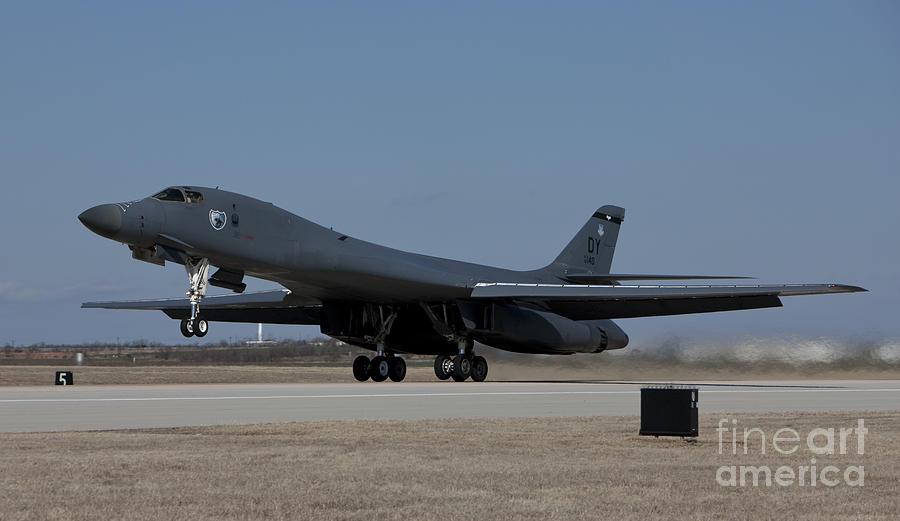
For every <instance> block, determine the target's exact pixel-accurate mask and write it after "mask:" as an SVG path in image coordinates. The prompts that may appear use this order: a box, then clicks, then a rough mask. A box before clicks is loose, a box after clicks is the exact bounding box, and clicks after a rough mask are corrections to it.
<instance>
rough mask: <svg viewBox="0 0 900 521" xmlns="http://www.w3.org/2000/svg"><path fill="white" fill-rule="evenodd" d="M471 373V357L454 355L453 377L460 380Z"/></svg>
mask: <svg viewBox="0 0 900 521" xmlns="http://www.w3.org/2000/svg"><path fill="white" fill-rule="evenodd" d="M471 373H472V359H471V358H469V357H467V356H466V355H456V358H454V359H453V379H454V380H455V381H457V382H462V381H464V380H465V379H466V378H468V377H469V375H470V374H471Z"/></svg>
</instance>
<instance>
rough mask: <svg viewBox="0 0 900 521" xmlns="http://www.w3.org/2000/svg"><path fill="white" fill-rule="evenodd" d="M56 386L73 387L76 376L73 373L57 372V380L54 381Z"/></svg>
mask: <svg viewBox="0 0 900 521" xmlns="http://www.w3.org/2000/svg"><path fill="white" fill-rule="evenodd" d="M53 383H55V384H56V385H72V384H74V383H75V376H74V375H73V374H72V371H57V372H56V379H55V380H53Z"/></svg>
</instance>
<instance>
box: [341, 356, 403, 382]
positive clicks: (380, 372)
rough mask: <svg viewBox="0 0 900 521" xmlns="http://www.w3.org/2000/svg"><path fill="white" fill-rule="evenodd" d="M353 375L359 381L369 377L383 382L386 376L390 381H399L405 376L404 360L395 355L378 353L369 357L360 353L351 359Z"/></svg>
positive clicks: (374, 380)
mask: <svg viewBox="0 0 900 521" xmlns="http://www.w3.org/2000/svg"><path fill="white" fill-rule="evenodd" d="M353 377H354V378H356V379H357V380H359V381H360V382H365V381H366V380H368V379H369V378H371V379H372V381H373V382H383V381H385V380H387V379H388V378H390V379H391V381H392V382H401V381H403V379H404V378H406V361H405V360H403V359H402V358H400V357H399V356H395V355H387V356H385V355H383V354H382V355H378V356H376V357H375V358H373V359H371V360H369V357H367V356H365V355H360V356H357V357H356V360H354V361H353Z"/></svg>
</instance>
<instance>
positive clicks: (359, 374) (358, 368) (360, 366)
mask: <svg viewBox="0 0 900 521" xmlns="http://www.w3.org/2000/svg"><path fill="white" fill-rule="evenodd" d="M353 378H356V379H357V380H359V381H360V382H365V381H366V380H368V379H369V357H367V356H364V355H360V356H357V357H356V360H354V361H353Z"/></svg>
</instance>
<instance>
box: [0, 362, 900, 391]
mask: <svg viewBox="0 0 900 521" xmlns="http://www.w3.org/2000/svg"><path fill="white" fill-rule="evenodd" d="M57 370H71V371H74V372H75V384H76V385H115V384H205V383H220V384H227V383H247V384H252V383H340V382H352V381H354V380H353V375H352V374H351V370H350V363H349V362H348V363H347V364H345V365H337V366H334V365H294V366H274V365H240V366H229V365H221V366H167V367H161V366H138V367H130V366H82V367H54V366H17V365H0V386H8V385H52V383H53V378H54V375H55V373H56V371H57ZM810 378H811V379H817V380H824V379H833V380H841V379H891V380H897V379H900V369H897V368H895V369H885V370H877V369H866V370H859V369H857V370H846V371H838V370H820V371H801V370H797V371H788V370H785V369H773V368H767V367H760V368H757V369H755V370H754V369H753V368H749V369H748V368H744V369H742V370H739V369H737V368H718V369H714V368H704V367H692V366H686V365H680V366H671V365H662V364H658V363H657V364H649V363H643V362H635V363H632V364H630V365H626V364H621V363H617V364H615V365H608V366H604V365H602V364H596V363H590V364H582V365H575V364H571V363H570V362H569V361H568V360H556V359H554V360H543V359H537V358H536V359H535V360H534V361H533V362H532V363H520V362H518V361H515V362H507V361H503V360H501V361H497V362H492V363H491V366H490V373H489V375H488V379H489V380H491V381H516V380H638V381H643V380H664V381H672V380H717V379H719V380H786V379H810ZM406 379H407V381H411V382H432V381H435V377H434V371H433V369H432V367H431V365H430V363H429V364H424V365H422V364H421V363H419V364H416V365H413V364H410V365H409V369H408V372H407V377H406Z"/></svg>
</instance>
